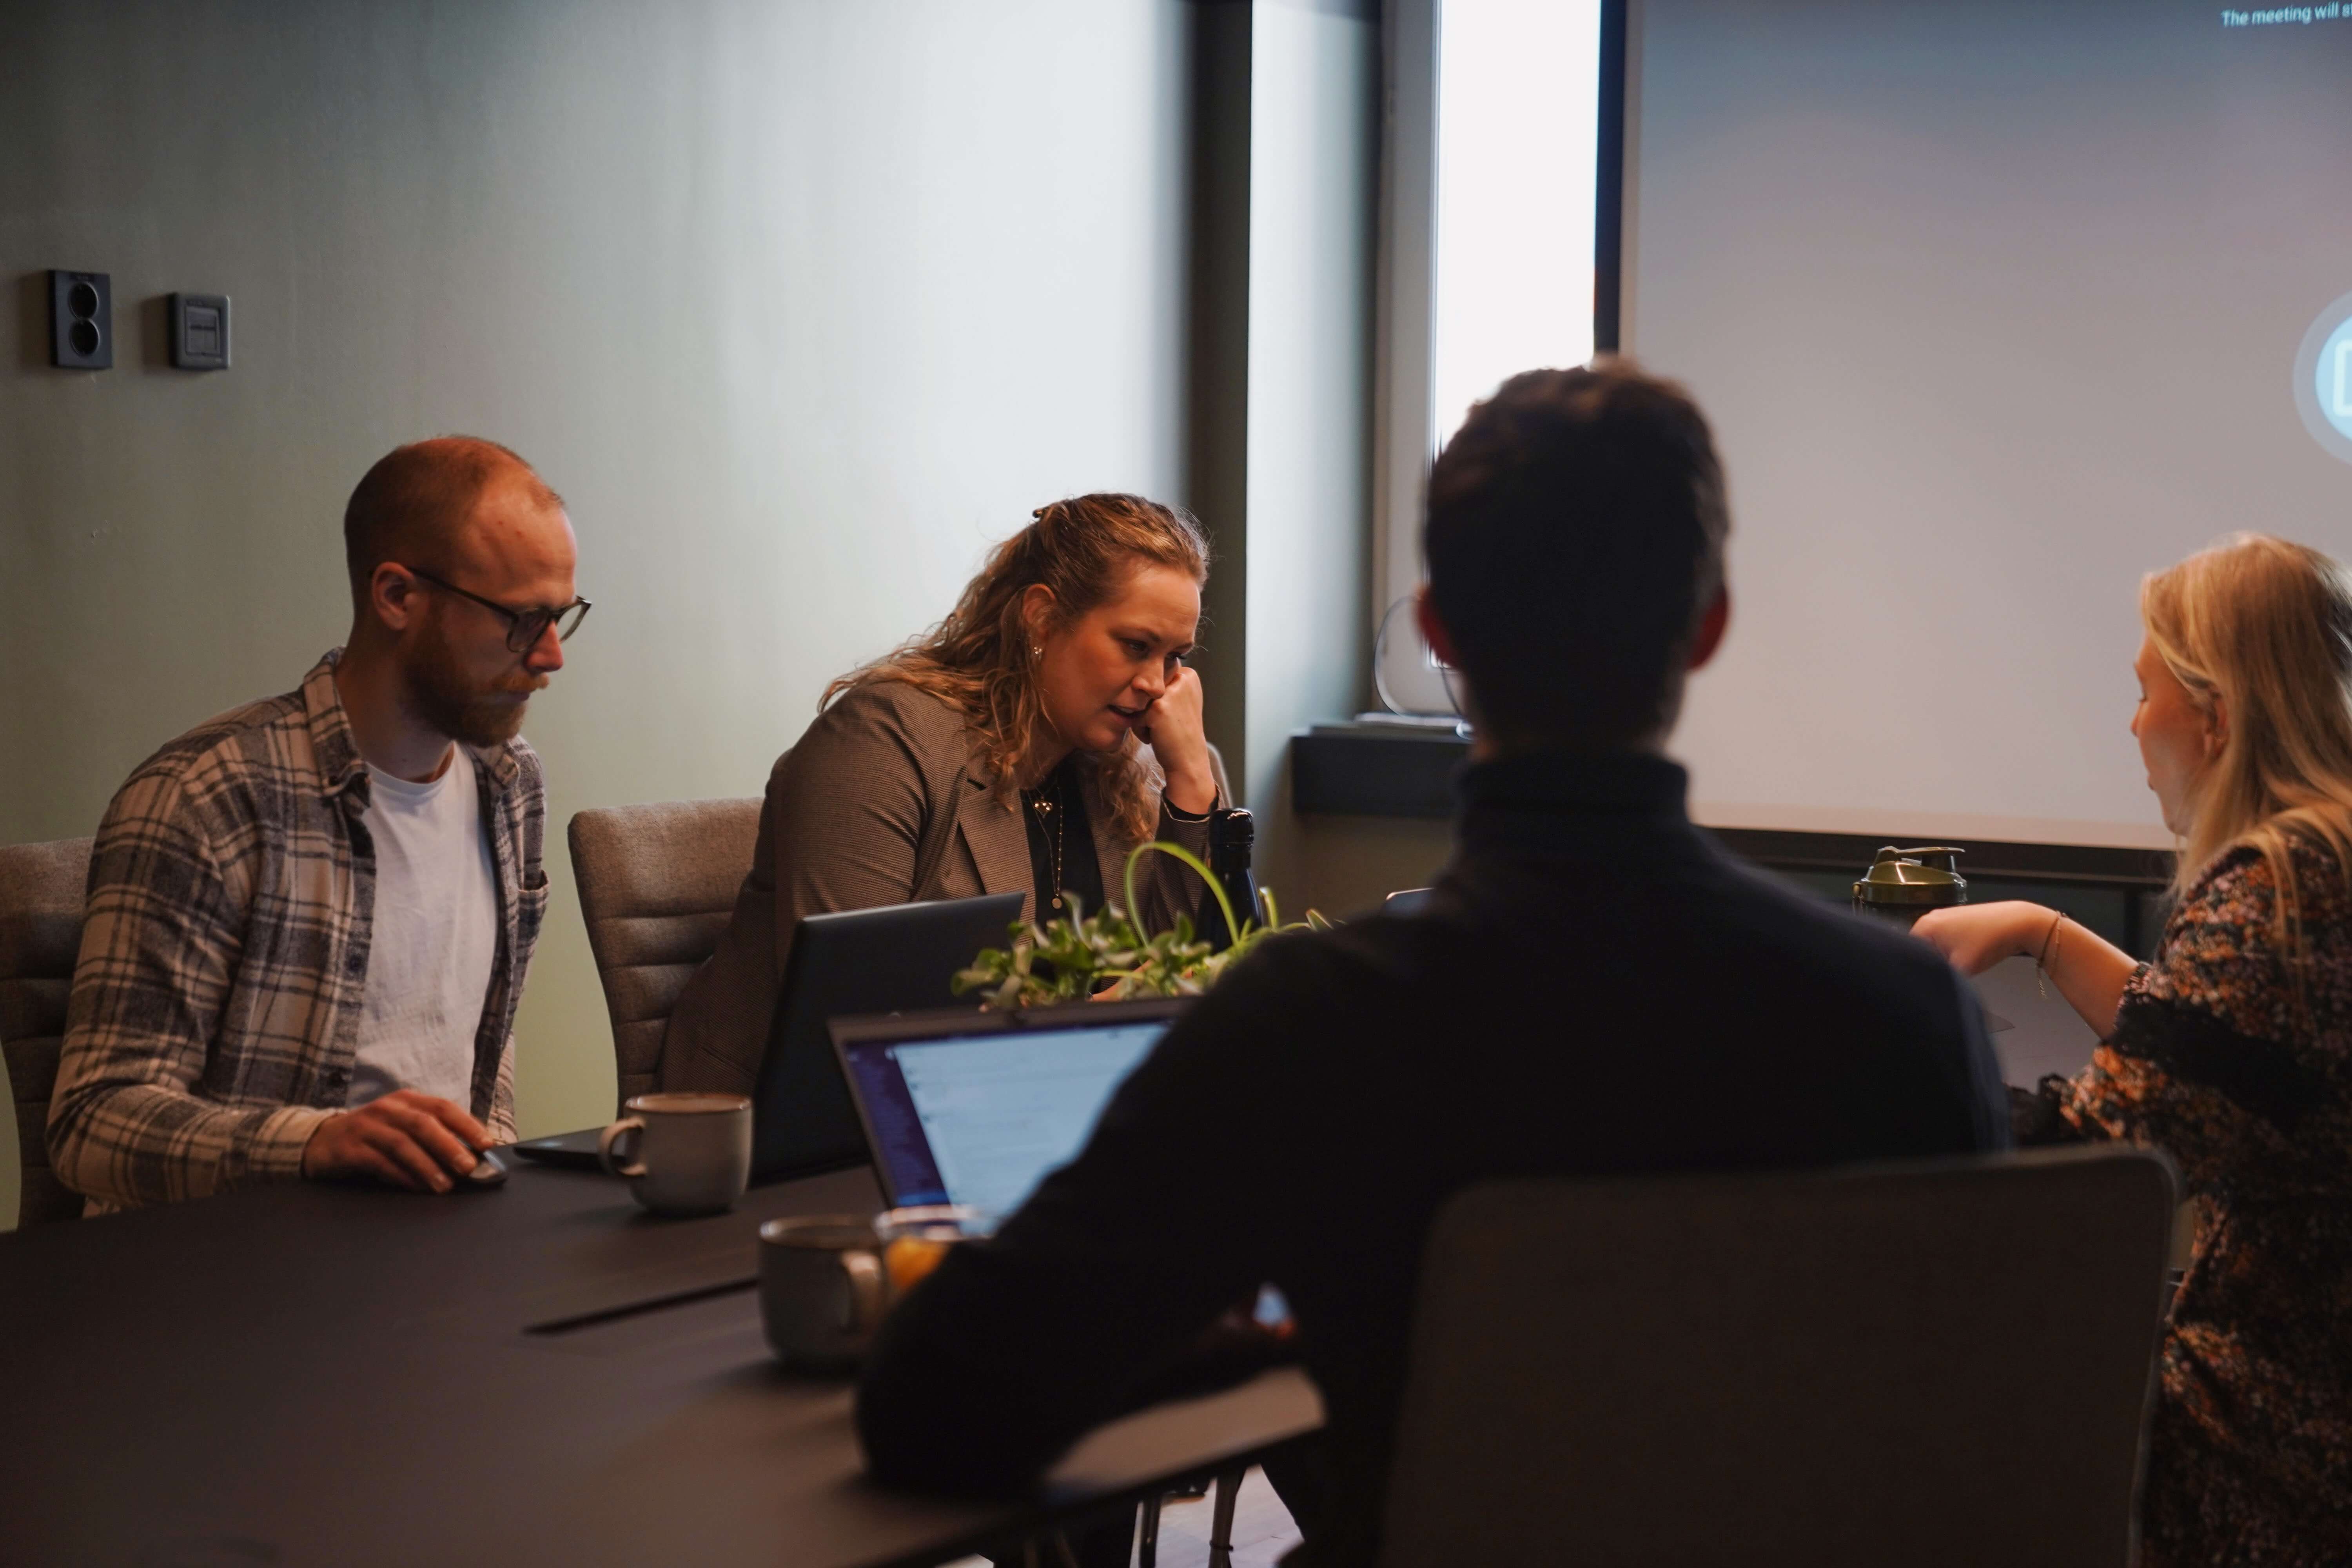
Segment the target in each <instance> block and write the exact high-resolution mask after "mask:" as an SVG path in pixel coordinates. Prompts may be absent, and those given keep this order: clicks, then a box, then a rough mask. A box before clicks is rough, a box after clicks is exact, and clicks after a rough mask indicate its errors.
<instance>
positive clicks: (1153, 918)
mask: <svg viewBox="0 0 2352 1568" xmlns="http://www.w3.org/2000/svg"><path fill="white" fill-rule="evenodd" d="M1144 756H1145V759H1146V760H1147V762H1149V761H1150V752H1149V751H1148V750H1147V751H1146V752H1144ZM974 768H975V763H974V762H973V758H972V754H971V742H970V741H969V740H968V739H967V737H966V734H965V731H964V724H963V717H962V715H961V713H959V712H958V711H957V710H955V709H954V708H953V707H951V706H950V704H949V703H948V702H946V701H945V700H942V699H940V698H938V697H934V696H932V695H930V694H929V693H928V692H925V691H921V690H919V689H916V688H914V687H912V686H908V685H907V684H905V683H904V682H902V681H880V682H875V683H873V684H870V685H866V686H861V687H858V688H856V689H854V690H851V691H849V692H848V693H846V694H845V695H844V696H843V697H842V698H841V699H840V700H838V701H836V702H835V703H834V705H833V706H832V707H830V708H828V709H826V710H824V713H822V714H820V715H819V716H818V718H817V721H816V722H814V724H811V725H810V726H809V727H808V730H807V731H806V732H805V733H804V734H803V735H802V736H801V738H800V742H799V743H798V744H797V745H795V746H793V749H792V750H790V751H788V752H785V753H784V754H783V755H782V756H781V757H779V758H778V759H776V766H775V771H774V772H773V773H770V774H769V776H768V798H767V804H766V805H764V806H763V807H762V808H761V812H760V840H759V847H758V848H757V849H756V850H755V851H754V852H753V855H752V859H751V875H750V876H748V877H746V878H744V879H743V890H742V892H741V893H740V894H739V895H737V897H736V900H735V913H734V915H733V917H732V918H731V919H730V921H729V922H728V927H727V932H726V934H725V935H724V936H722V937H720V938H719V948H718V951H717V952H714V953H713V954H712V955H711V956H710V959H709V962H708V963H704V964H703V966H702V967H701V969H700V970H698V971H697V972H696V973H695V976H694V978H693V979H692V980H690V981H688V983H687V987H686V991H685V993H684V994H682V995H680V996H679V998H678V1003H677V1009H676V1011H674V1012H673V1013H672V1014H671V1015H670V1020H669V1028H668V1031H667V1033H666V1034H665V1035H664V1037H663V1039H662V1058H661V1087H662V1088H663V1089H711V1090H722V1091H725V1092H729V1093H733V1094H749V1093H751V1090H752V1087H753V1084H754V1082H755V1081H756V1080H757V1079H758V1077H759V1072H760V1058H761V1055H762V1054H763V1053H764V1052H765V1051H766V1050H767V1047H768V1029H769V1025H770V1022H771V1020H772V1016H773V1015H774V1013H775V1008H776V990H777V987H778V985H779V984H781V983H782V975H783V973H784V960H785V957H786V955H787V954H788V953H789V952H791V949H792V941H793V928H794V926H795V925H796V924H797V923H798V922H799V920H800V918H801V916H803V915H808V914H820V913H825V912H829V911H832V910H867V909H874V908H877V907H878V906H880V905H884V904H904V903H913V902H917V901H923V900H932V899H964V898H974V897H977V896H978V895H980V894H982V893H1012V892H1018V893H1020V894H1022V895H1023V899H1022V904H1021V913H1022V917H1023V918H1024V919H1028V918H1031V917H1032V916H1033V915H1034V913H1035V910H1034V908H1033V906H1034V903H1035V902H1036V900H1035V895H1034V892H1033V889H1034V887H1035V885H1036V884H1035V878H1034V875H1033V873H1032V871H1031V868H1030V862H1029V836H1028V828H1027V826H1025V825H1024V823H1023V821H1022V818H1021V813H1020V808H1019V806H1018V805H1017V804H1014V803H1011V802H1007V801H1003V800H1000V799H999V798H998V797H997V795H996V794H995V792H994V791H993V790H992V789H991V788H990V784H991V780H990V779H989V777H988V776H986V775H985V774H983V773H978V772H975V771H974ZM1153 771H1154V773H1157V771H1158V770H1157V767H1156V765H1155V766H1154V770H1153ZM1080 780H1081V784H1082V786H1083V788H1084V790H1085V793H1086V801H1087V820H1088V822H1089V823H1090V824H1091V825H1092V826H1093V828H1094V837H1095V858H1096V859H1097V861H1098V862H1100V864H1101V866H1102V877H1103V888H1104V889H1105V890H1106V891H1107V892H1108V893H1109V895H1110V896H1111V897H1112V898H1114V899H1117V898H1119V897H1121V894H1120V892H1119V882H1120V876H1121V873H1122V871H1123V870H1124V868H1125V867H1126V864H1127V857H1128V853H1129V850H1131V849H1133V848H1134V847H1135V846H1134V845H1133V844H1131V843H1129V842H1127V841H1125V840H1124V839H1122V838H1120V837H1118V834H1117V832H1116V829H1115V828H1114V827H1113V826H1112V824H1111V823H1110V822H1109V820H1108V812H1106V811H1105V810H1104V808H1103V804H1102V797H1101V795H1099V793H1097V783H1096V775H1095V773H1094V770H1093V769H1092V768H1091V767H1087V766H1084V765H1083V760H1082V765H1081V769H1080ZM1228 798H1229V796H1228V794H1227V790H1226V785H1225V779H1224V770H1223V763H1219V764H1218V770H1217V804H1218V805H1221V806H1222V805H1225V804H1226V803H1227V800H1228ZM1159 836H1160V837H1162V838H1166V839H1168V840H1170V841H1171V842H1173V843H1177V844H1181V845H1182V846H1184V847H1186V848H1187V849H1190V850H1192V852H1193V853H1194V854H1196V855H1198V856H1200V857H1201V858H1202V859H1203V860H1205V859H1207V858H1208V853H1209V826H1208V824H1207V823H1205V822H1180V821H1178V820H1177V819H1176V818H1175V817H1173V816H1169V815H1168V814H1167V810H1166V808H1165V807H1164V806H1163V807H1162V808H1161V813H1160V827H1159ZM1136 894H1137V901H1138V902H1139V903H1140V904H1141V905H1142V906H1143V907H1142V909H1141V910H1139V911H1138V913H1139V916H1140V918H1141V919H1142V921H1143V922H1144V924H1145V927H1146V928H1147V929H1148V930H1151V931H1160V930H1164V929H1166V928H1167V927H1168V926H1170V925H1171V924H1173V923H1174V921H1175V919H1176V916H1177V915H1178V914H1179V913H1180V912H1181V913H1184V914H1196V911H1197V910H1198V909H1199V907H1200V903H1201V900H1202V899H1203V898H1205V897H1206V896H1207V889H1206V888H1205V887H1204V886H1203V885H1202V881H1201V879H1200V878H1199V877H1198V876H1197V875H1196V874H1195V873H1194V872H1193V871H1192V869H1191V868H1188V867H1186V866H1184V865H1183V864H1182V863H1181V862H1180V861H1178V860H1176V859H1175V858H1172V857H1171V856H1166V855H1154V856H1150V857H1149V858H1146V859H1145V861H1144V862H1143V864H1142V865H1140V866H1138V867H1137V868H1136Z"/></svg>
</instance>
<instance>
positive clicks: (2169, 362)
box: [1622, 0, 2352, 846]
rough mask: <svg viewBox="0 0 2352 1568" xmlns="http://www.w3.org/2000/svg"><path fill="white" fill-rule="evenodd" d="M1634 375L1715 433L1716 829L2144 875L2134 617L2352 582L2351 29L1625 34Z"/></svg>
mask: <svg viewBox="0 0 2352 1568" xmlns="http://www.w3.org/2000/svg"><path fill="white" fill-rule="evenodd" d="M1627 37H1628V60H1627V70H1626V138H1627V151H1626V160H1625V195H1624V200H1625V214H1624V216H1625V226H1624V236H1625V238H1624V252H1623V258H1622V265H1623V284H1624V300H1623V307H1622V309H1623V316H1622V341H1623V343H1624V346H1625V347H1626V349H1627V350H1628V351H1629V352H1631V353H1633V354H1635V355H1637V356H1638V357H1639V358H1640V359H1641V360H1642V361H1643V363H1646V364H1647V365H1648V366H1649V367H1650V368H1652V369H1654V370H1656V371H1659V372H1661V373H1664V374H1670V375H1674V376H1676V377H1679V378H1681V379H1682V380H1683V381H1685V383H1686V384H1688V385H1689V386H1690V388H1691V389H1692V390H1693V392H1694V393H1696V395H1697V397H1698V398H1699V400H1700V402H1701V403H1702V404H1703V405H1704V406H1705V407H1706V410H1707V412H1708V414H1709V416H1711V417H1712V418H1713V420H1714V422H1715V426H1716V430H1717V437H1718V438H1719V440H1720V442H1721V445H1722V448H1723V452H1724V456H1725V459H1726V463H1727V468H1728V470H1729V474H1730V482H1731V494H1732V504H1733V509H1734V525H1733V542H1732V583H1733V589H1734V593H1735V615H1734V620H1733V626H1732V634H1731V637H1730V640H1729V642H1728V643H1727V646H1726V648H1725V650H1724V653H1723V655H1722V657H1721V658H1720V660H1719V661H1718V663H1717V666H1716V667H1715V668H1711V669H1710V670H1708V671H1707V672H1706V673H1705V674H1704V675H1702V676H1701V677H1699V678H1698V679H1696V680H1695V681H1694V683H1693V687H1692V691H1691V698H1690V702H1689V707H1688V710H1687V713H1686V718H1685V724H1684V729H1683V731H1682V733H1681V735H1680V737H1679V739H1678V743H1677V746H1676V750H1677V752H1678V753H1679V754H1680V755H1682V756H1683V757H1684V758H1685V760H1686V761H1687V762H1688V763H1690V764H1691V766H1692V769H1693V773H1694V782H1693V796H1694V802H1695V805H1696V808H1697V812H1698V815H1699V816H1701V817H1702V819H1704V820H1706V821H1710V822H1713V823H1715V824H1717V825H1720V826H1749V827H1779V828H1796V829H1811V830H1818V831H1834V832H1855V833H1874V834H1875V833H1889V834H1891V833H1906V834H1922V835H1951V836H1956V837H1976V838H1996V839H2014V840H2022V841H2027V842H2037V843H2053V844H2081V845H2110V846H2129V845H2145V846H2164V845H2168V844H2169V843H2170V842H2171V840H2170V837H2169V836H2168V835H2167V834H2166V833H2165V832H2164V830H2163V828H2162V826H2161V825H2160V824H2159V823H2158V818H2157V814H2156V808H2155V803H2154V800H2153V797H2151V796H2150V795H2148V793H2147V786H2146V783H2145V780H2144V777H2143V773H2142V770H2141V766H2140V763H2139V760H2138V754H2137V750H2136V748H2135V746H2134V744H2133V742H2132V740H2131V737H2130V735H2129V734H2128V733H2127V731H2126V726H2127V725H2128V723H2129V721H2130V718H2131V713H2132V708H2133V703H2134V700H2135V698H2136V695H2137V687H2136V686H2135V684H2134V681H2133V679H2132V676H2131V670H2130V663H2131V658H2132V656H2133V654H2134V652H2135V651H2136V649H2137V646H2138V641H2139V630H2138V620H2137V610H2136V604H2137V588H2138V583H2139V579H2140V577H2141V575H2142V574H2144V573H2147V572H2148V571H2150V570H2152V569H2155V568H2158V567H2161V566H2163V565H2166V564H2168V563H2170V562H2172V561H2174V560H2177V559H2178V558H2179V557H2180V556H2181V555H2183V554H2185V553H2187V552H2189V551H2191V550H2194V549H2196V548H2198V547H2200V545H2203V544H2205V543H2207V542H2210V541H2212V540H2214V539H2215V538H2217V537H2219V536H2221V535H2222V534H2225V533H2228V532H2231V531H2235V530H2239V529H2253V530H2261V531H2270V532H2276V533H2281V534H2284V535H2286V536H2287V537H2289V538H2293V539H2297V540H2301V541H2304V542H2308V543H2311V544H2314V545H2316V546H2318V547H2319V548H2321V549H2323V550H2326V551H2327V552H2329V553H2331V554H2333V555H2336V557H2338V558H2339V559H2345V558H2347V557H2348V556H2352V6H2340V5H2322V6H2316V7H2304V8H2295V9H2291V10H2284V11H2281V10H2254V11H2230V10H2217V9H2215V8H2214V7H2211V6H2209V5H2192V4H2185V3H2181V0H2130V3H2123V0H2049V3H2046V4H2036V5H2024V4H2014V3H1986V0H1966V3H1964V4H1951V3H1949V0H1946V3H1943V4H1919V3H1915V0H1632V5H1631V7H1630V16H1629V19H1628V34H1627Z"/></svg>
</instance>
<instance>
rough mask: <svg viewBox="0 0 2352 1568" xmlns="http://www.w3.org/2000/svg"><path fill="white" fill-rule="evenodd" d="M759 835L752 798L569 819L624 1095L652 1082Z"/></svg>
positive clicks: (626, 808)
mask: <svg viewBox="0 0 2352 1568" xmlns="http://www.w3.org/2000/svg"><path fill="white" fill-rule="evenodd" d="M759 836H760V801H759V799H758V797H756V796H754V797H752V798H750V799H746V800H686V801H663V802H660V803H657V804H656V805H623V806H613V807H609V808H607V809H604V810H601V811H583V812H581V813H580V814H579V815H578V816H574V817H572V826H571V830H570V837H571V842H572V877H573V879H575V880H576V881H577V882H578V883H579V887H580V909H581V912H582V913H583V915H584V916H586V918H587V921H588V947H589V950H590V951H591V952H593V953H594V954H595V955H596V973H597V974H598V976H599V977H600V978H601V979H602V980H603V981H604V1005H605V1008H606V1010H607V1011H608V1012H609V1013H610V1014H611V1015H612V1019H613V1055H614V1061H615V1065H616V1066H617V1068H619V1078H620V1093H621V1098H622V1099H623V1100H626V1099H628V1098H629V1097H630V1096H631V1095H634V1094H645V1093H647V1092H649V1091H650V1090H652V1089H655V1088H656V1087H658V1086H657V1084H656V1078H657V1076H658V1074H659V1070H660V1066H661V1047H662V1032H663V1030H664V1029H666V1028H667V1026H668V1024H669V1015H670V1009H671V1008H673V1007H675V1006H676V1005H677V997H678V993H679V992H681V991H683V990H685V989H686V983H687V982H688V980H689V979H691V978H692V977H693V975H694V972H695V971H696V970H697V969H698V968H699V967H701V965H702V962H703V961H704V960H705V959H707V958H709V956H710V955H711V953H712V952H713V951H715V950H716V949H717V948H718V946H719V936H720V934H721V933H722V932H724V931H726V929H727V921H728V918H729V916H730V915H731V914H732V913H733V912H734V910H735V897H736V894H737V893H738V892H739V891H740V889H741V888H742V886H743V879H744V877H745V876H746V875H747V874H748V873H749V872H750V871H751V851H752V848H753V847H754V845H755V844H756V843H757V841H758V839H759Z"/></svg>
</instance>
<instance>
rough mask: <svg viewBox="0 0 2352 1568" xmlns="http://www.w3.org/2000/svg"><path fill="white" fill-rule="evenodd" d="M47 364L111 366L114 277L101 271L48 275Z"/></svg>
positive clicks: (69, 367) (81, 367)
mask: <svg viewBox="0 0 2352 1568" xmlns="http://www.w3.org/2000/svg"><path fill="white" fill-rule="evenodd" d="M49 363H51V364H53V365H56V366H58V368H59V369H60V370H111V369H113V368H114V280H113V279H112V278H111V277H110V276H109V275H108V274H106V273H103V272H58V271H52V272H50V274H49Z"/></svg>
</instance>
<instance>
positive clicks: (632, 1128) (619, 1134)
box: [596, 1116, 646, 1182]
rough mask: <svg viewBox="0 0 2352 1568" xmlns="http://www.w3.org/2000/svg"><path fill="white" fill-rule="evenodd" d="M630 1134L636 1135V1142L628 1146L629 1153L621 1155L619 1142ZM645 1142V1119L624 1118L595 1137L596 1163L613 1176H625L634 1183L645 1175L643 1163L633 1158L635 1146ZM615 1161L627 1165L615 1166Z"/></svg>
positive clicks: (635, 1117) (636, 1117)
mask: <svg viewBox="0 0 2352 1568" xmlns="http://www.w3.org/2000/svg"><path fill="white" fill-rule="evenodd" d="M632 1132H634V1133H635V1134H636V1141H635V1143H632V1144H631V1145H630V1149H629V1152H627V1153H622V1152H621V1150H620V1143H621V1140H622V1139H624V1138H626V1137H628V1136H629V1134H631V1133H632ZM645 1141H646V1123H645V1119H644V1118H643V1117H638V1116H624V1117H623V1118H621V1120H619V1121H615V1122H614V1123H613V1125H611V1126H610V1127H607V1128H605V1129H604V1131H602V1132H600V1133H598V1134H597V1135H596V1163H598V1164H600V1165H602V1166H604V1169H606V1170H608V1171H610V1172H612V1173H613V1174H614V1175H616V1176H626V1177H628V1178H629V1180H631V1181H633V1182H634V1181H635V1180H636V1179H637V1178H638V1177H639V1176H642V1175H644V1174H645V1173H646V1165H645V1162H644V1161H642V1160H639V1159H637V1158H635V1153H636V1144H638V1143H643V1142H645ZM616 1160H626V1161H628V1162H629V1163H627V1164H625V1165H622V1164H615V1163H614V1161H616Z"/></svg>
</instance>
